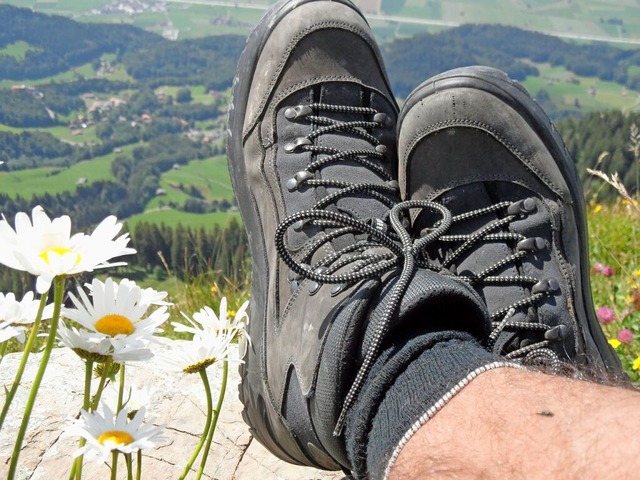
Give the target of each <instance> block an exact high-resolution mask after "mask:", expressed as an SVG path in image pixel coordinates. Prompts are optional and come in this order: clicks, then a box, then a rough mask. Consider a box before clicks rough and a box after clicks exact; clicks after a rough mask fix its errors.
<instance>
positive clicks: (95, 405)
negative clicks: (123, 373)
mask: <svg viewBox="0 0 640 480" xmlns="http://www.w3.org/2000/svg"><path fill="white" fill-rule="evenodd" d="M112 363H113V357H109V358H108V359H107V361H106V362H104V364H103V365H102V375H101V376H100V383H99V384H98V390H96V394H95V395H94V396H93V400H92V401H91V404H90V405H89V408H90V410H89V411H90V412H94V411H95V410H96V409H97V408H98V402H99V401H100V397H102V391H103V390H104V386H105V383H107V378H108V377H109V371H110V370H111V364H112Z"/></svg>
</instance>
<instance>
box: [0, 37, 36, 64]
mask: <svg viewBox="0 0 640 480" xmlns="http://www.w3.org/2000/svg"><path fill="white" fill-rule="evenodd" d="M36 50H37V48H34V47H32V46H31V45H29V44H28V43H27V42H23V41H22V40H20V41H18V42H14V43H10V44H9V45H7V46H5V47H4V48H0V56H2V55H8V56H10V57H13V58H15V59H16V60H24V57H25V56H26V54H27V52H30V51H36Z"/></svg>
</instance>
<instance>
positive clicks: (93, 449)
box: [64, 403, 165, 461]
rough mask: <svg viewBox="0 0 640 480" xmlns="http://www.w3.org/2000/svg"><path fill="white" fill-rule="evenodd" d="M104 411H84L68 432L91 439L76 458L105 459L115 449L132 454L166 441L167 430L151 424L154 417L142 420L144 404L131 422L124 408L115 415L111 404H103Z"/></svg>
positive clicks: (76, 452) (71, 434)
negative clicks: (165, 431) (144, 422)
mask: <svg viewBox="0 0 640 480" xmlns="http://www.w3.org/2000/svg"><path fill="white" fill-rule="evenodd" d="M102 411H103V413H100V412H99V411H96V412H94V413H89V412H87V411H85V410H82V411H81V417H80V418H79V419H78V420H77V421H75V422H74V423H73V424H72V425H71V426H70V427H69V428H67V430H66V431H65V432H64V435H65V436H79V437H83V438H85V439H86V441H87V443H86V445H85V446H84V447H82V448H79V449H78V450H76V451H75V453H74V455H73V456H74V457H78V456H80V455H82V454H85V456H86V457H87V458H89V459H91V458H97V459H98V460H101V461H105V460H107V459H108V457H109V454H110V453H111V452H112V451H113V450H118V451H120V452H122V453H125V454H130V453H135V452H137V451H138V450H142V449H145V448H153V447H156V446H157V445H159V444H160V443H161V442H163V441H165V438H164V437H163V436H162V432H163V429H162V428H161V427H154V426H153V425H151V423H152V421H153V420H151V421H149V422H148V423H146V424H143V423H142V422H143V420H144V415H145V409H144V407H143V408H141V409H140V410H139V411H138V413H137V414H136V415H135V416H134V417H133V419H132V420H131V421H129V419H128V418H127V410H126V409H124V408H123V409H122V410H120V412H119V413H118V415H117V416H114V414H113V412H112V411H111V409H110V408H109V407H108V406H107V404H106V403H102Z"/></svg>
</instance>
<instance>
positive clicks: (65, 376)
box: [0, 349, 345, 480]
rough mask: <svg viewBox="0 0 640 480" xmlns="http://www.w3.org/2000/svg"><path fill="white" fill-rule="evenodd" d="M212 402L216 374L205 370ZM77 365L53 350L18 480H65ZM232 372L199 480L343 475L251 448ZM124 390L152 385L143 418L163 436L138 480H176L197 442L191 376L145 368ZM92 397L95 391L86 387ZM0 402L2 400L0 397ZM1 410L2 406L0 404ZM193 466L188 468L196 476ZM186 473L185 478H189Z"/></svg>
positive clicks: (20, 397)
mask: <svg viewBox="0 0 640 480" xmlns="http://www.w3.org/2000/svg"><path fill="white" fill-rule="evenodd" d="M39 360H40V355H39V354H33V355H31V357H30V359H29V363H28V365H27V369H26V371H25V375H24V377H23V383H22V386H21V388H20V389H19V390H18V393H17V395H16V397H15V399H14V401H13V404H12V408H11V410H10V413H9V415H8V417H7V419H6V421H5V425H4V426H3V428H2V430H1V431H0V477H1V478H5V476H6V474H7V471H8V469H9V462H10V458H11V453H12V451H13V445H14V439H15V435H16V432H17V429H18V427H19V425H20V420H21V413H22V411H23V408H24V404H25V402H26V398H27V395H28V393H29V388H30V387H31V379H32V378H33V377H34V376H35V372H36V370H37V368H38V363H39ZM19 361H20V355H19V354H11V355H7V356H6V357H5V358H4V359H3V360H2V363H1V364H0V383H2V384H3V385H5V386H7V388H9V387H10V386H11V383H12V382H13V376H14V375H15V371H16V368H17V365H18V363H19ZM208 373H209V377H210V383H211V387H212V391H213V395H214V402H215V401H216V400H215V399H217V395H218V392H219V386H220V375H221V369H220V368H215V366H214V367H212V368H210V369H209V370H208ZM83 376H84V363H83V362H82V361H81V360H80V359H79V358H78V357H77V356H76V355H75V354H74V353H73V352H72V351H70V350H68V349H55V350H54V351H53V352H52V356H51V360H50V362H49V365H48V367H47V371H46V374H45V377H44V380H43V382H42V385H41V387H40V392H39V394H38V398H37V401H36V405H35V408H34V411H33V414H32V416H31V421H30V423H29V429H28V431H27V434H26V437H25V441H24V444H23V449H22V452H21V454H20V463H19V473H18V476H17V478H18V479H20V480H23V479H30V480H53V479H55V480H57V479H66V478H68V477H69V471H70V468H71V463H72V454H73V452H74V451H75V450H76V449H77V446H78V439H77V438H74V437H64V436H61V434H62V431H63V430H64V428H65V421H68V420H69V419H72V418H74V417H75V416H77V415H78V413H79V410H80V408H81V406H82V391H83V378H84V377H83ZM238 381H239V376H238V372H237V369H236V368H235V367H232V368H230V369H229V381H228V385H227V392H226V396H225V401H224V405H223V409H222V413H221V415H220V418H219V420H218V426H217V428H216V432H215V436H214V440H213V443H214V444H213V446H212V448H211V453H210V454H209V459H208V461H207V466H206V469H205V472H204V474H203V476H202V478H206V479H216V480H254V479H259V480H272V479H273V480H275V479H278V480H339V479H344V478H345V477H344V475H343V474H341V473H339V472H326V471H322V470H315V469H311V468H306V467H299V466H295V465H290V464H288V463H286V462H282V461H280V460H278V459H277V458H276V457H274V456H273V455H271V454H270V453H269V452H268V451H267V450H266V449H265V448H264V447H263V446H262V445H261V444H260V443H258V442H257V441H256V440H253V438H252V436H251V435H250V433H249V430H248V428H247V426H246V425H245V423H244V421H243V420H242V417H241V411H242V405H241V403H240V401H239V400H238V396H237V383H238ZM127 382H128V384H129V385H137V386H141V385H143V384H145V383H148V384H150V385H152V387H153V388H154V389H155V391H156V395H155V396H154V400H155V402H154V406H153V408H152V409H151V410H150V412H149V414H148V416H149V417H155V418H156V420H155V421H154V424H156V425H162V426H164V427H165V428H166V430H165V435H164V436H165V437H166V441H165V442H164V443H163V444H162V445H160V446H159V447H158V448H155V449H152V450H147V451H145V452H144V456H143V461H142V465H143V470H142V478H144V479H151V480H162V479H167V480H168V479H177V478H178V477H179V475H180V473H181V472H182V469H183V468H184V464H185V463H186V462H187V461H188V459H189V457H190V456H191V453H192V452H193V449H194V448H195V446H196V444H197V443H198V440H199V438H200V436H199V433H201V432H202V429H203V427H204V420H205V416H206V414H205V406H206V400H205V394H204V389H203V387H202V381H201V379H200V376H199V375H180V374H167V373H166V372H164V371H156V370H155V369H154V368H153V364H152V363H149V364H144V365H140V366H127ZM94 390H95V385H94ZM0 398H2V400H4V393H1V396H0ZM2 403H4V401H3V402H2ZM197 467H198V461H196V463H195V469H196V470H197ZM109 475H110V469H109V467H108V466H107V465H105V464H100V463H97V462H85V465H84V468H83V478H85V479H88V480H94V479H106V478H109ZM194 476H195V473H192V474H190V475H189V477H187V478H193V477H194ZM118 478H119V479H125V478H126V469H125V468H124V463H123V457H122V456H120V460H119V468H118Z"/></svg>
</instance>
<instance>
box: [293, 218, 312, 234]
mask: <svg viewBox="0 0 640 480" xmlns="http://www.w3.org/2000/svg"><path fill="white" fill-rule="evenodd" d="M307 223H309V220H308V219H304V220H298V221H297V222H296V223H294V224H293V225H291V228H293V230H294V231H296V232H301V231H302V229H303V228H304V226H305V225H306V224H307Z"/></svg>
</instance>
